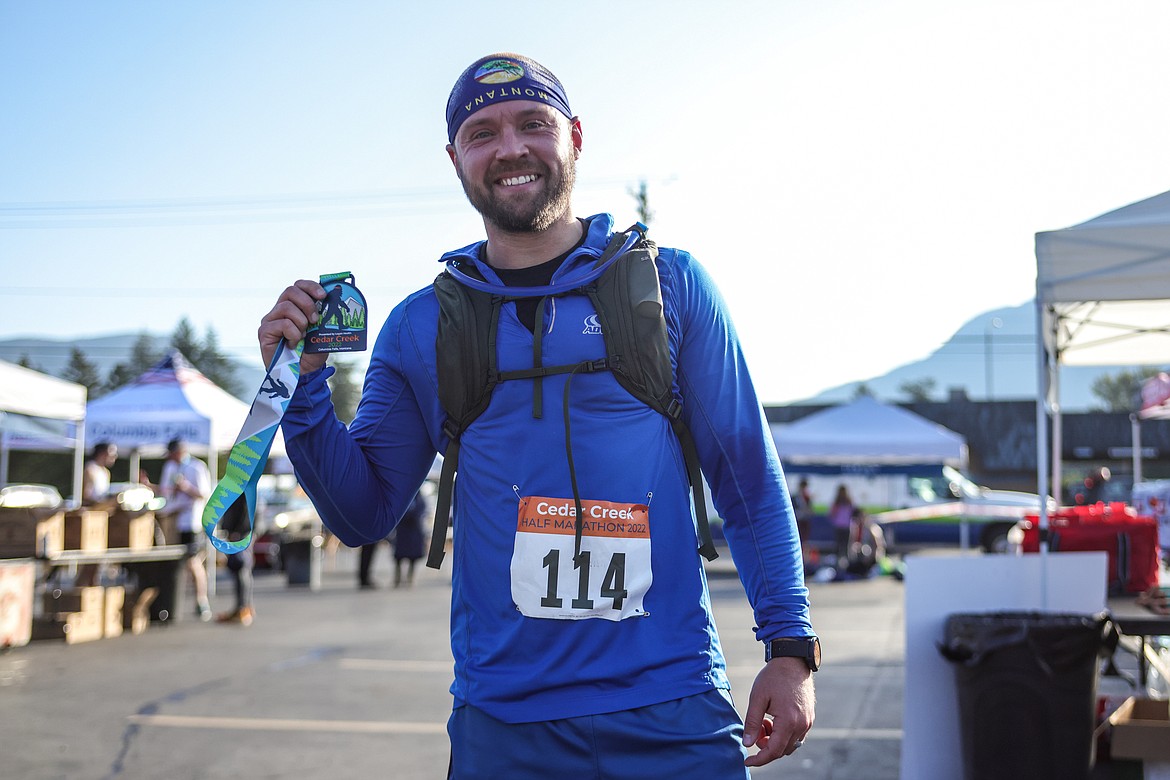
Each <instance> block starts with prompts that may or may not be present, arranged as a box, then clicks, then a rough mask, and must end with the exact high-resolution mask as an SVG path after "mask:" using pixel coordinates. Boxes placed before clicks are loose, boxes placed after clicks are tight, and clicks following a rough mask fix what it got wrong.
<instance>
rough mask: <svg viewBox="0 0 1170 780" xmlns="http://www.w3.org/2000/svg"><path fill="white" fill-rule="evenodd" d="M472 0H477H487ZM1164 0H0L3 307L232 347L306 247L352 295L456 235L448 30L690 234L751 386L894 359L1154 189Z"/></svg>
mask: <svg viewBox="0 0 1170 780" xmlns="http://www.w3.org/2000/svg"><path fill="white" fill-rule="evenodd" d="M489 8H490V10H485V9H489ZM1167 40H1170V4H1166V3H1164V2H1161V1H1160V0H1159V1H1157V2H1154V1H1146V2H1143V1H1142V0H1136V1H1134V2H1126V3H1105V2H1076V1H1075V0H1074V1H1070V0H1065V1H1064V2H1047V1H1045V0H1037V1H1034V2H1033V1H1029V0H1023V1H1020V0H1017V1H1016V2H1001V1H999V0H992V1H991V2H981V3H939V2H936V1H932V0H892V1H889V2H874V1H873V0H818V1H817V2H812V1H811V0H775V1H773V2H727V3H724V4H718V5H716V4H712V3H709V2H686V1H685V0H672V1H669V2H668V1H665V0H648V1H646V2H583V3H557V2H548V0H544V2H527V0H520V1H518V2H512V3H509V4H506V5H503V6H493V7H489V6H484V5H483V4H481V3H470V2H463V1H462V0H455V1H454V2H448V3H444V4H431V3H411V4H405V3H394V2H353V1H347V0H339V1H338V2H330V3H326V2H305V1H300V2H298V1H297V0H282V1H281V2H261V1H248V0H238V1H234V2H226V1H219V0H201V2H174V3H148V2H122V1H120V0H104V1H103V2H100V3H93V2H82V1H81V0H72V1H70V0H60V1H59V2H53V3H41V2H31V1H26V2H17V1H16V0H0V149H3V150H4V153H3V154H2V155H0V268H2V269H3V272H4V277H5V285H3V287H2V288H0V311H2V312H3V313H2V314H0V339H3V338H11V337H15V336H24V335H34V334H43V335H49V336H54V337H78V336H92V335H105V334H110V333H115V332H126V331H130V332H137V331H140V330H148V331H151V332H155V333H169V332H170V331H171V330H172V329H173V328H174V325H175V323H176V322H177V321H178V319H179V317H181V316H184V315H185V316H187V317H188V318H189V319H190V320H191V321H192V322H193V323H194V324H195V326H196V328H197V329H198V330H200V331H202V330H203V329H205V328H207V327H209V326H210V327H213V328H214V329H215V330H216V332H217V334H218V335H219V339H220V343H221V345H222V346H223V348H224V349H225V351H228V352H230V353H232V354H233V355H237V356H241V357H248V358H252V359H256V360H258V358H256V357H254V356H255V355H256V350H255V347H254V338H255V330H256V326H257V324H258V321H259V319H260V317H261V316H262V315H263V314H264V313H265V312H266V311H267V310H268V308H269V307H270V306H271V304H272V302H273V301H274V300H275V298H276V296H277V294H278V293H279V291H280V290H281V289H282V288H283V287H284V286H285V285H286V284H288V283H289V282H291V281H292V280H294V279H297V278H302V277H316V276H318V275H319V274H322V273H329V272H334V271H343V270H345V271H352V272H353V273H354V274H355V276H356V279H357V282H358V285H359V286H360V287H361V288H362V290H363V291H364V292H365V293H366V296H367V299H368V301H369V305H370V321H371V323H375V324H376V323H380V322H381V320H382V319H384V318H385V316H386V314H387V313H388V312H389V310H390V309H391V308H392V307H393V305H394V304H395V303H397V302H398V300H400V299H401V298H402V297H403V296H405V295H406V294H408V293H409V292H412V291H413V290H415V289H418V288H419V287H422V286H424V285H426V284H428V283H429V281H430V280H431V279H432V278H433V277H434V275H435V274H436V273H437V272H438V266H437V264H436V263H435V262H434V261H435V260H436V259H437V258H438V256H439V255H440V254H441V253H442V252H443V251H445V250H447V249H450V248H454V247H457V246H460V245H463V244H466V243H470V242H471V241H474V240H477V239H479V238H481V237H482V225H481V223H480V222H479V219H478V217H477V216H476V215H475V214H474V212H472V211H471V209H470V207H469V206H468V205H467V204H466V202H465V200H464V199H463V196H462V191H461V190H460V188H459V185H458V182H457V180H456V178H455V176H454V173H453V171H452V168H451V165H450V162H449V160H448V159H447V156H446V154H445V152H444V151H443V146H444V143H445V138H446V136H445V130H444V125H443V109H444V105H445V102H446V97H447V92H448V90H449V89H450V85H451V83H452V82H453V81H454V79H455V77H456V76H457V75H458V74H459V72H460V71H461V70H462V69H463V67H465V66H466V65H467V64H468V63H470V62H471V61H472V60H474V59H475V58H477V57H478V56H480V55H482V54H486V53H489V52H492V51H500V50H512V51H520V52H523V53H526V54H529V55H530V56H533V57H535V58H536V59H538V60H541V61H542V62H543V63H544V64H546V65H547V66H548V67H550V68H551V69H552V70H553V71H554V72H555V73H557V75H558V76H559V77H560V79H561V80H562V81H563V82H564V84H565V86H566V89H567V91H568V95H569V99H570V102H571V104H572V106H573V109H574V111H575V112H576V113H578V114H579V115H580V116H581V119H582V123H583V128H584V134H585V136H584V138H585V143H584V153H583V155H582V158H581V161H580V163H579V169H578V175H579V187H578V191H577V196H576V198H575V206H576V209H577V211H578V213H579V214H582V215H587V214H592V213H596V212H600V211H610V212H613V213H614V214H615V216H616V218H617V221H618V222H619V223H629V222H632V221H633V220H634V219H635V218H636V212H635V204H634V201H633V199H632V198H631V197H630V196H629V195H628V190H629V189H630V188H632V187H635V186H636V185H637V183H638V182H639V181H641V180H645V181H646V182H647V183H648V187H649V194H650V202H651V207H652V208H653V209H654V211H655V213H656V216H655V219H654V220H653V222H652V224H651V231H652V235H653V236H654V237H655V238H656V239H657V240H658V241H659V242H660V243H662V244H665V245H672V246H680V247H684V248H686V249H689V250H690V251H692V252H693V253H694V254H695V255H696V256H697V257H698V258H699V260H700V261H701V262H703V263H704V264H705V265H706V266H707V267H708V268H709V269H710V270H711V272H712V274H713V275H714V277H715V279H716V281H717V282H718V283H719V285H720V287H721V289H722V290H723V293H724V295H725V297H726V298H727V300H728V302H729V304H730V305H731V307H732V312H733V315H734V317H735V319H736V322H737V324H738V327H739V330H740V335H741V337H742V339H743V341H744V343H745V347H746V349H747V353H748V358H749V361H750V362H751V364H752V367H753V373H754V375H755V377H756V380H757V384H758V385H759V388H760V392H761V395H762V396H763V398H764V400H765V401H768V402H784V401H789V400H795V399H799V398H803V397H806V396H808V395H811V394H813V393H816V392H817V391H819V390H821V389H823V388H825V387H829V386H833V385H836V384H840V383H843V382H847V381H851V380H855V379H862V378H865V377H868V376H872V375H875V374H880V373H884V372H885V371H887V370H889V369H891V368H893V367H895V366H897V365H900V364H902V363H906V362H909V361H912V360H916V359H920V358H922V357H924V356H926V355H927V354H929V353H930V352H931V351H932V350H934V349H935V348H937V347H938V346H939V345H940V344H941V343H942V342H943V341H945V340H946V339H947V338H948V337H949V336H950V335H951V334H952V333H953V332H954V331H955V330H956V329H957V328H958V327H959V326H961V325H962V324H963V323H964V322H965V321H967V320H968V319H970V318H971V317H973V316H976V315H978V314H980V313H982V312H985V311H988V310H991V309H995V308H998V307H1003V306H1015V305H1018V304H1020V303H1022V302H1024V301H1026V300H1027V299H1029V298H1030V297H1031V295H1032V293H1033V288H1034V284H1035V258H1034V255H1033V235H1034V234H1035V233H1036V232H1037V231H1040V230H1050V229H1055V228H1060V227H1065V226H1068V225H1071V224H1075V223H1077V222H1081V221H1084V220H1086V219H1089V218H1091V217H1093V216H1096V215H1098V214H1100V213H1102V212H1105V211H1109V210H1112V209H1113V208H1116V207H1119V206H1122V205H1125V204H1127V203H1130V202H1133V201H1136V200H1140V199H1143V198H1145V197H1148V196H1150V195H1154V194H1156V193H1159V192H1162V191H1164V190H1166V189H1170V144H1167V143H1166V140H1165V139H1166V137H1167V133H1168V131H1170V127H1168V124H1170V122H1168V119H1170V104H1168V103H1167V101H1166V100H1165V96H1166V85H1167V84H1168V83H1170V49H1168V48H1167V47H1166V45H1165V42H1166V41H1167Z"/></svg>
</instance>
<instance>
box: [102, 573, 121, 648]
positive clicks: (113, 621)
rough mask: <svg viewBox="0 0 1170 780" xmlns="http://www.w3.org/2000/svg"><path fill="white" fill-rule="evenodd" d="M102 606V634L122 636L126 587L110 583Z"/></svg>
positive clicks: (107, 636) (105, 635)
mask: <svg viewBox="0 0 1170 780" xmlns="http://www.w3.org/2000/svg"><path fill="white" fill-rule="evenodd" d="M105 591H106V593H105V600H104V605H103V608H102V636H104V637H106V638H107V639H109V638H110V637H115V636H122V609H123V608H124V607H125V605H126V589H125V588H124V587H122V586H121V585H110V586H109V587H107V588H106V589H105Z"/></svg>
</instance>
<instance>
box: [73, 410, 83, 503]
mask: <svg viewBox="0 0 1170 780" xmlns="http://www.w3.org/2000/svg"><path fill="white" fill-rule="evenodd" d="M74 425H75V426H76V428H75V433H74V440H75V443H74V445H73V495H72V496H70V498H69V502H70V503H71V504H73V506H81V484H82V480H83V476H82V475H83V474H84V473H85V420H77V421H76V422H74Z"/></svg>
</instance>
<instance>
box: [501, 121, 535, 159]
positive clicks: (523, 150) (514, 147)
mask: <svg viewBox="0 0 1170 780" xmlns="http://www.w3.org/2000/svg"><path fill="white" fill-rule="evenodd" d="M526 154H528V143H527V141H525V139H524V136H523V134H521V133H520V132H518V131H517V130H516V129H515V128H512V127H505V128H504V129H503V130H502V131H501V132H500V142H499V145H498V146H497V147H496V157H497V158H499V159H503V160H514V159H517V158H519V157H523V156H525V155H526Z"/></svg>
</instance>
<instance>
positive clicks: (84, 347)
mask: <svg viewBox="0 0 1170 780" xmlns="http://www.w3.org/2000/svg"><path fill="white" fill-rule="evenodd" d="M1035 334H1036V310H1035V307H1034V305H1033V304H1032V303H1031V302H1029V303H1025V304H1023V305H1020V306H1015V307H1011V308H1003V309H994V310H992V311H989V312H986V313H985V314H980V315H979V316H977V317H974V318H972V319H971V320H970V321H968V322H967V323H966V324H965V325H963V326H962V327H961V328H959V329H958V330H957V331H956V332H955V333H954V334H953V335H952V336H951V337H950V338H949V339H948V340H947V341H946V343H945V344H943V345H942V346H941V347H939V348H938V349H937V350H935V351H934V352H933V353H932V354H931V355H930V356H929V357H927V358H925V359H924V360H919V361H916V362H914V363H907V364H906V365H903V366H899V367H897V368H894V369H892V370H891V371H889V372H888V373H886V374H882V375H881V376H875V377H869V378H867V379H860V380H858V381H856V382H849V383H848V384H843V385H838V386H837V387H831V388H829V389H827V390H824V391H822V392H820V393H818V394H817V395H815V396H813V397H812V398H809V399H806V400H805V401H800V402H798V403H808V404H827V403H840V402H842V401H848V400H849V399H851V398H852V397H853V395H854V393H855V392H856V391H857V387H858V385H862V384H864V385H865V386H866V387H868V388H869V389H870V391H871V392H872V393H873V394H874V395H875V396H876V397H877V398H879V399H881V400H885V401H905V400H909V399H908V397H907V395H906V393H904V392H903V391H902V390H901V389H900V388H901V386H902V385H903V384H905V383H907V382H919V381H922V380H930V379H933V380H934V382H935V387H934V391H933V393H932V394H931V395H932V398H933V399H934V400H945V399H946V398H947V397H948V396H949V395H950V393H951V392H952V391H953V390H961V391H963V392H965V393H966V394H967V396H968V397H970V398H972V399H975V400H984V399H988V398H990V399H994V400H1000V401H1003V400H1019V399H1027V398H1035V397H1036V373H1037V370H1036V347H1035V340H1036V335H1035ZM138 335H139V334H137V333H132V334H130V333H128V334H120V335H114V336H101V337H97V338H87V339H74V340H64V339H61V340H54V339H33V338H24V339H8V340H4V341H0V360H7V361H9V362H12V363H16V362H18V361H19V360H20V358H21V356H22V355H28V356H29V359H30V360H31V361H32V363H33V367H34V368H37V369H39V370H41V371H44V372H45V373H48V374H53V375H54V376H60V375H61V372H63V371H64V370H65V366H66V365H68V363H69V353H70V351H71V350H72V349H73V347H75V346H76V347H78V348H80V349H81V351H83V352H84V353H85V354H86V356H87V357H89V359H90V360H92V361H93V362H94V363H95V364H96V365H97V366H98V369H99V370H100V372H101V374H102V376H106V375H108V374H109V372H110V369H111V368H113V367H114V366H115V365H116V364H117V363H120V362H123V361H125V360H127V359H128V358H129V356H130V351H131V348H132V347H133V346H134V342H135V341H136V340H137V339H138ZM152 338H153V339H154V344H155V347H156V349H157V350H158V351H159V352H160V353H161V352H162V351H164V350H165V349H166V347H167V345H168V344H169V342H170V338H169V337H168V336H153V335H152ZM230 362H231V364H232V366H233V367H234V369H235V371H236V378H237V379H238V380H239V382H240V386H241V387H244V388H247V390H246V392H251V388H255V387H258V386H259V385H260V382H261V380H263V378H264V369H263V367H262V366H260V364H259V363H248V362H245V361H240V360H230ZM1125 368H1136V367H1135V366H1066V367H1063V368H1061V371H1060V398H1061V405H1062V407H1063V408H1064V409H1065V411H1070V412H1075V411H1085V410H1088V409H1089V408H1090V407H1092V406H1094V405H1096V404H1098V403H1099V402H1098V401H1097V399H1095V398H1094V397H1093V394H1092V392H1091V391H1090V390H1089V388H1090V386H1091V385H1092V383H1093V380H1094V379H1096V378H1097V377H1099V376H1102V375H1111V374H1116V373H1117V372H1118V371H1121V370H1123V369H1125ZM241 400H244V401H249V402H250V401H251V400H252V398H251V396H249V397H247V398H243V399H241Z"/></svg>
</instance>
